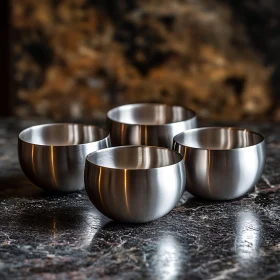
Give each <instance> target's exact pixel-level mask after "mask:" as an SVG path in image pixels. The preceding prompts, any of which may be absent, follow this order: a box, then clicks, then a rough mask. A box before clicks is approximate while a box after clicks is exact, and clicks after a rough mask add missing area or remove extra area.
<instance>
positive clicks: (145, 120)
mask: <svg viewBox="0 0 280 280" xmlns="http://www.w3.org/2000/svg"><path fill="white" fill-rule="evenodd" d="M194 116H195V114H194V112H192V111H191V110H188V109H186V108H184V107H180V106H169V105H164V104H152V103H151V104H130V105H124V106H120V107H117V108H114V109H112V110H110V111H109V112H108V118H109V119H111V120H113V121H117V122H120V123H125V124H142V125H163V124H168V123H175V122H180V121H185V120H188V119H191V118H193V117H194Z"/></svg>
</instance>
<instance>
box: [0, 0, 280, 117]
mask: <svg viewBox="0 0 280 280" xmlns="http://www.w3.org/2000/svg"><path fill="white" fill-rule="evenodd" d="M1 2H2V4H1V6H2V7H1V11H2V12H1V14H2V15H1V18H2V19H1V20H2V21H4V22H3V24H1V26H2V27H1V37H2V40H1V42H2V43H3V44H2V46H1V66H0V70H1V73H2V75H1V84H2V98H1V99H2V102H1V105H0V109H1V115H15V116H18V117H20V118H29V117H48V118H51V119H54V120H56V121H59V120H65V119H71V120H90V119H96V120H99V119H104V118H105V114H106V112H107V111H108V110H109V109H110V108H112V107H114V106H116V105H120V104H126V103H135V102H161V103H167V104H178V105H183V106H186V107H189V108H191V109H193V110H195V111H196V112H197V114H198V115H199V117H200V118H201V119H207V120H219V121H239V120H257V121H258V120H260V121H267V120H270V121H279V120H280V102H279V97H280V51H279V50H280V32H279V31H280V2H279V1H277V0H243V1H241V0H240V1H238V0H213V1H212V0H184V1H183V0H172V1H170V0H166V1H165V0H163V1H160V0H150V1H148V0H118V1H114V0H40V1H38V0H10V1H9V0H1Z"/></svg>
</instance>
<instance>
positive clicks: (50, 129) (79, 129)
mask: <svg viewBox="0 0 280 280" xmlns="http://www.w3.org/2000/svg"><path fill="white" fill-rule="evenodd" d="M107 136H108V133H107V132H106V131H105V130H104V129H102V128H99V127H96V126H92V125H83V124H67V123H65V124H64V123H59V124H45V125H37V126H33V127H30V128H27V129H25V130H23V131H22V132H21V133H20V134H19V138H20V139H21V140H22V141H25V142H27V143H30V144H35V145H49V146H72V145H80V144H86V143H91V142H95V141H99V140H102V139H104V138H106V137H107Z"/></svg>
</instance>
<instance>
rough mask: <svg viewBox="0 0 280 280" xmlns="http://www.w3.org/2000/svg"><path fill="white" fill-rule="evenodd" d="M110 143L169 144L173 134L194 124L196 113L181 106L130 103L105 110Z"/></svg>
mask: <svg viewBox="0 0 280 280" xmlns="http://www.w3.org/2000/svg"><path fill="white" fill-rule="evenodd" d="M107 119H108V123H109V130H110V136H111V140H112V145H113V146H122V145H147V146H159V147H166V148H170V149H171V148H172V141H173V137H174V136H175V135H177V134H178V133H180V132H182V131H185V130H187V129H191V128H195V127H196V125H197V124H196V122H197V121H196V115H195V113H194V112H193V111H191V110H189V109H186V108H184V107H181V106H169V105H164V104H152V103H143V104H130V105H124V106H120V107H116V108H114V109H112V110H110V111H109V112H108V113H107Z"/></svg>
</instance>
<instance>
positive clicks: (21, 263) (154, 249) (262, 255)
mask: <svg viewBox="0 0 280 280" xmlns="http://www.w3.org/2000/svg"><path fill="white" fill-rule="evenodd" d="M35 123H39V121H17V120H15V119H6V120H3V119H2V120H0V180H1V181H0V196H1V200H0V202H1V204H0V218H1V223H0V278H1V279H50V280H51V279H97V278H101V279H143V278H150V279H215V280H218V279H233V278H234V279H271V280H272V279H279V278H280V228H279V224H280V191H279V190H280V169H279V162H280V150H279V148H280V141H279V139H280V137H279V136H280V124H275V125H271V124H270V125H265V124H264V125H256V124H243V125H242V126H243V127H246V128H248V129H252V130H255V131H258V132H261V133H262V134H263V135H264V136H265V137H266V142H267V165H266V169H265V172H264V175H263V176H262V179H261V180H260V182H259V183H258V184H257V186H256V187H255V188H254V189H253V190H252V191H251V192H250V193H249V194H248V195H246V196H244V197H243V198H241V199H237V200H233V201H230V202H206V201H203V200H199V199H197V198H195V197H193V196H191V195H189V194H187V193H185V194H184V196H183V198H182V199H181V201H180V203H179V204H178V206H177V207H176V208H175V209H174V210H173V211H172V212H171V213H169V214H168V215H166V216H165V217H163V218H161V219H159V220H157V221H154V222H152V223H148V224H143V225H126V224H118V223H115V222H112V221H110V220H109V219H107V218H106V217H104V216H102V215H101V214H100V213H99V212H98V211H97V210H96V209H95V208H94V207H93V206H92V205H91V204H90V202H89V200H88V199H87V196H86V193H85V192H79V193H72V194H68V195H54V194H48V193H46V192H44V191H43V190H40V189H39V188H37V187H35V186H34V185H32V184H31V183H30V182H29V181H28V179H26V178H25V177H24V175H23V173H22V171H21V170H20V167H19V164H18V160H17V149H16V146H17V134H18V132H19V131H20V130H21V129H23V128H25V127H28V126H30V125H33V124H35ZM240 126H241V125H240Z"/></svg>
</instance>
